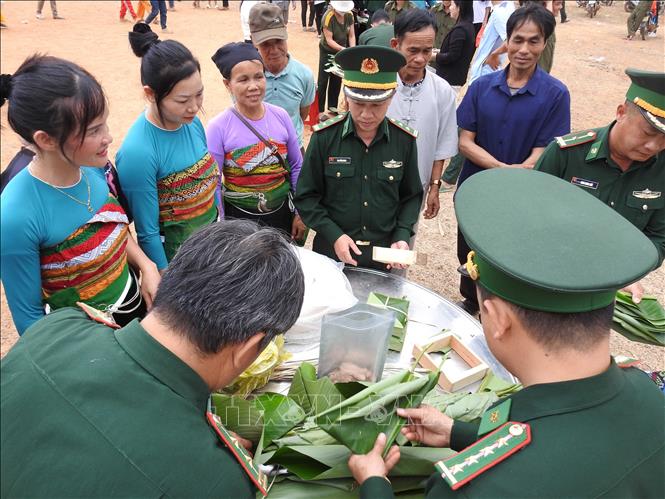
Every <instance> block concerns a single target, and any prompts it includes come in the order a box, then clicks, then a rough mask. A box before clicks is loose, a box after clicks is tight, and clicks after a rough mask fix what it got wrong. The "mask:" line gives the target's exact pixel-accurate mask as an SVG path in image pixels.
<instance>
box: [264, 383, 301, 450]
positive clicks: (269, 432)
mask: <svg viewBox="0 0 665 499" xmlns="http://www.w3.org/2000/svg"><path fill="white" fill-rule="evenodd" d="M254 405H255V406H256V407H257V408H258V409H259V410H261V411H262V412H263V442H262V443H263V445H264V446H265V447H267V446H268V445H270V444H271V443H272V442H273V440H275V439H276V438H279V437H281V436H283V435H285V434H286V432H288V431H289V430H290V429H291V428H293V427H294V426H296V425H297V424H298V423H300V422H302V420H303V419H305V411H304V410H303V409H302V408H301V407H300V406H299V405H298V404H297V403H296V402H295V400H293V399H292V398H290V397H286V396H284V395H280V394H278V393H264V394H262V395H259V396H258V397H257V398H256V399H254Z"/></svg>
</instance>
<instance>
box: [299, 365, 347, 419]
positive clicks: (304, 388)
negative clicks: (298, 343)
mask: <svg viewBox="0 0 665 499" xmlns="http://www.w3.org/2000/svg"><path fill="white" fill-rule="evenodd" d="M289 397H291V398H292V399H293V400H294V401H295V402H296V403H297V404H298V405H299V406H300V407H302V408H303V410H304V411H305V413H306V414H316V413H319V412H322V411H324V410H326V409H328V407H330V406H333V405H335V404H338V403H339V402H341V401H342V400H344V396H342V394H341V393H340V392H339V390H337V388H335V385H334V384H333V382H332V381H330V379H329V378H327V377H323V378H321V379H316V368H315V367H314V366H313V365H312V364H310V363H309V362H303V363H302V364H300V366H299V367H298V370H297V371H296V373H295V375H294V376H293V381H292V383H291V387H290V388H289Z"/></svg>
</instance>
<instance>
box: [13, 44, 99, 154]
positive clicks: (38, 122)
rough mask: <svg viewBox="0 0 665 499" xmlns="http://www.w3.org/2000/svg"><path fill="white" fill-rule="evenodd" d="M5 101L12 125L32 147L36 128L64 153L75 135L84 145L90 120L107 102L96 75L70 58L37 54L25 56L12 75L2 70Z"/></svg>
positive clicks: (94, 117) (96, 116)
mask: <svg viewBox="0 0 665 499" xmlns="http://www.w3.org/2000/svg"><path fill="white" fill-rule="evenodd" d="M6 100H8V101H9V109H8V110H7V119H8V121H9V125H10V126H11V128H12V130H14V131H15V132H16V133H17V134H19V135H20V136H21V138H22V139H23V140H25V141H26V142H27V143H29V144H32V145H35V146H37V145H36V144H35V140H34V138H33V136H34V134H35V132H37V131H39V130H42V131H44V132H46V133H47V134H48V135H49V136H51V137H53V138H55V139H56V140H57V142H58V146H59V147H60V152H62V154H63V156H65V158H67V155H66V154H65V151H64V145H65V142H66V141H67V140H68V139H69V138H70V137H71V136H74V137H79V138H80V144H82V143H83V140H84V139H85V132H86V130H87V129H88V127H89V126H90V124H91V123H92V122H93V121H94V120H95V119H96V118H98V117H99V116H102V115H103V114H104V112H105V111H106V107H107V103H106V97H105V95H104V91H103V90H102V86H101V85H100V84H99V82H98V81H97V80H96V79H95V77H94V76H92V75H91V74H90V73H88V72H87V71H86V70H85V69H83V68H82V67H81V66H79V65H77V64H74V63H73V62H71V61H67V60H65V59H60V58H58V57H52V56H47V55H40V54H35V55H32V56H30V57H28V58H27V59H26V60H25V61H23V64H21V66H20V67H19V68H18V69H17V70H16V72H15V73H14V74H13V75H2V77H1V78H0V106H2V105H3V104H4V103H5V101H6ZM67 159H69V158H67Z"/></svg>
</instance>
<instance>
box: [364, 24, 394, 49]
mask: <svg viewBox="0 0 665 499" xmlns="http://www.w3.org/2000/svg"><path fill="white" fill-rule="evenodd" d="M393 38H395V28H394V27H393V25H392V24H379V25H378V26H374V27H373V28H370V29H368V30H366V31H363V32H362V33H361V34H360V37H359V38H358V45H380V46H381V47H388V48H390V40H392V39H393Z"/></svg>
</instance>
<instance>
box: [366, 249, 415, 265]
mask: <svg viewBox="0 0 665 499" xmlns="http://www.w3.org/2000/svg"><path fill="white" fill-rule="evenodd" d="M372 260H374V261H375V262H381V263H400V264H402V265H414V264H416V263H417V264H418V265H425V264H426V263H427V255H426V254H420V253H416V252H415V251H411V250H404V249H395V248H384V247H382V246H374V247H373V248H372Z"/></svg>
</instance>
